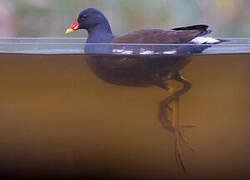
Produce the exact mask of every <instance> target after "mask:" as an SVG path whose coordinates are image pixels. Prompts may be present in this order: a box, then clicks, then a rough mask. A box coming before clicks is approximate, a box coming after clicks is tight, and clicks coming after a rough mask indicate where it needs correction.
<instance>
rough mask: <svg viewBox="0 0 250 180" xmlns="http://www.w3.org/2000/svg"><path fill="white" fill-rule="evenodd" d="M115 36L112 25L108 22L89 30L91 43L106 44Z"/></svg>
mask: <svg viewBox="0 0 250 180" xmlns="http://www.w3.org/2000/svg"><path fill="white" fill-rule="evenodd" d="M112 36H113V34H112V31H111V28H110V25H109V23H108V22H103V23H101V24H98V25H96V26H95V27H93V28H90V29H88V40H87V42H89V43H94V42H106V41H107V40H109V39H110V38H111V37H112Z"/></svg>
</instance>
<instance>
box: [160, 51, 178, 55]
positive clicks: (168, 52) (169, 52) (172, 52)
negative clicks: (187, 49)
mask: <svg viewBox="0 0 250 180" xmlns="http://www.w3.org/2000/svg"><path fill="white" fill-rule="evenodd" d="M175 53H176V51H164V52H163V54H175Z"/></svg>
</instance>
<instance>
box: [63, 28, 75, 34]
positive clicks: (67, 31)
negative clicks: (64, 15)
mask: <svg viewBox="0 0 250 180" xmlns="http://www.w3.org/2000/svg"><path fill="white" fill-rule="evenodd" d="M72 32H74V30H73V29H70V28H69V29H67V30H66V32H65V33H66V34H69V33H72Z"/></svg>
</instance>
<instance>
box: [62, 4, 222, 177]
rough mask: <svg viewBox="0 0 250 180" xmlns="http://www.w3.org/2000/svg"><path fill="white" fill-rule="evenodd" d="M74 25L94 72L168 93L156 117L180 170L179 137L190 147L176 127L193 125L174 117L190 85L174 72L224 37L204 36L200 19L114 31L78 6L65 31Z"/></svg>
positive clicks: (95, 13) (107, 79) (113, 81)
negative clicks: (82, 33)
mask: <svg viewBox="0 0 250 180" xmlns="http://www.w3.org/2000/svg"><path fill="white" fill-rule="evenodd" d="M79 29H84V30H86V31H87V32H88V38H87V41H86V45H85V47H84V53H86V54H89V58H87V64H88V65H89V67H90V68H91V69H92V71H93V72H94V73H95V75H96V76H97V77H99V78H100V79H102V80H104V81H105V82H108V83H111V84H116V85H122V86H137V87H149V86H158V87H160V88H162V89H164V90H167V91H168V92H169V93H170V95H169V96H168V97H167V98H165V99H163V100H162V101H161V102H160V103H159V107H158V119H159V120H160V122H161V124H162V125H163V127H164V128H165V129H166V130H168V131H170V132H171V133H173V134H174V137H175V138H174V139H175V140H174V147H175V160H176V162H177V165H178V166H179V167H180V168H181V170H182V172H184V173H186V167H185V165H184V161H183V158H182V153H181V148H180V142H183V143H184V144H186V145H187V146H188V147H189V148H190V149H191V150H193V148H192V147H191V146H190V145H189V144H188V142H187V140H186V138H185V137H184V136H183V134H182V131H181V130H182V129H183V128H191V127H195V125H192V124H190V125H184V124H179V121H178V117H177V111H178V102H179V97H180V96H182V95H183V94H185V93H186V92H188V91H189V90H190V88H191V86H192V84H191V83H190V82H189V81H188V80H186V79H185V78H184V77H182V76H181V75H180V73H179V71H180V70H181V69H182V68H184V67H185V66H186V65H187V64H188V63H189V62H190V58H189V55H192V54H199V53H202V52H203V51H204V50H205V49H207V48H209V47H211V46H212V45H213V44H219V43H222V42H225V41H226V40H224V39H216V38H212V37H204V35H207V34H209V33H211V32H212V30H210V29H208V25H205V24H199V25H191V26H185V27H177V28H173V29H157V28H149V29H141V30H136V31H133V32H129V33H127V34H124V35H120V36H115V35H114V34H113V33H112V30H111V26H110V24H109V21H108V19H107V18H106V17H105V15H104V14H103V13H102V12H101V11H100V10H98V9H95V8H87V9H85V10H83V11H81V12H80V13H79V15H78V17H77V19H76V20H75V22H74V23H73V24H72V25H71V26H69V28H67V30H66V32H65V33H66V34H68V33H71V32H74V31H77V30H79ZM183 44H185V45H183ZM170 80H175V81H177V82H179V83H181V84H183V87H182V88H181V89H179V90H174V89H173V88H171V87H169V83H168V82H169V81H170Z"/></svg>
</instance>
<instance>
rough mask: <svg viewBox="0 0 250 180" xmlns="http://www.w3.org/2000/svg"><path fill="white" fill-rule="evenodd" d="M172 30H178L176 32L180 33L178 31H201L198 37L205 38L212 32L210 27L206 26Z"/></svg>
mask: <svg viewBox="0 0 250 180" xmlns="http://www.w3.org/2000/svg"><path fill="white" fill-rule="evenodd" d="M172 30H176V31H178V30H198V31H200V34H199V35H198V36H204V35H206V34H209V33H211V32H212V30H211V29H208V25H206V24H199V25H193V26H185V27H178V28H174V29H172Z"/></svg>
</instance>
